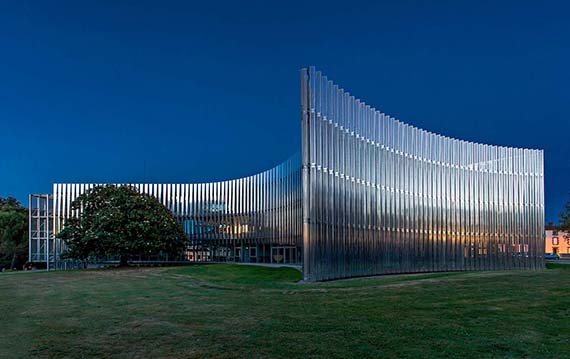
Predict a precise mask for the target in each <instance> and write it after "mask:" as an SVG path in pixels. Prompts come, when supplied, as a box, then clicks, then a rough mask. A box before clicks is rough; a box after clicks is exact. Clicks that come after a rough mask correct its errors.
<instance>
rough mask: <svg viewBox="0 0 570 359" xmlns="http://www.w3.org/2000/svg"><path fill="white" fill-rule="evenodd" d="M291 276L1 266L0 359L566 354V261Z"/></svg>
mask: <svg viewBox="0 0 570 359" xmlns="http://www.w3.org/2000/svg"><path fill="white" fill-rule="evenodd" d="M549 267H551V269H547V270H544V271H536V272H523V271H520V272H516V271H512V272H477V273H475V272H466V273H437V274H418V275H399V276H384V277H375V278H358V279H353V280H343V281H336V282H326V283H316V284H303V283H298V281H299V280H300V278H301V275H300V273H299V272H298V271H296V270H295V269H291V268H266V267H256V266H236V265H203V266H187V267H172V268H143V269H134V268H133V269H112V270H90V271H68V272H50V273H10V274H6V273H5V274H2V275H0V318H2V324H3V325H2V333H0V358H30V357H50V358H60V357H107V358H125V357H147V358H157V357H169V358H189V357H197V358H208V357H215V358H217V357H223V358H255V357H269V358H291V357H303V358H305V357H309V358H310V357H314V358H347V357H357V358H372V357H386V358H394V357H409V358H455V357H462V358H465V357H469V358H560V357H570V344H569V341H568V335H569V333H570V270H568V269H570V266H563V265H560V264H555V265H550V264H549Z"/></svg>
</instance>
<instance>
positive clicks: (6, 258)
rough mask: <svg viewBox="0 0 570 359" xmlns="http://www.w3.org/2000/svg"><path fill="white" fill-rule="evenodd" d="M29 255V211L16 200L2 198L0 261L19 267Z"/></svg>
mask: <svg viewBox="0 0 570 359" xmlns="http://www.w3.org/2000/svg"><path fill="white" fill-rule="evenodd" d="M27 254H28V211H27V210H26V208H24V207H23V206H22V205H21V204H20V203H19V202H18V201H17V200H16V199H15V198H13V197H8V198H1V197H0V261H1V262H5V263H7V262H10V268H15V267H17V265H16V264H17V263H19V262H23V259H24V258H25V256H26V255H27Z"/></svg>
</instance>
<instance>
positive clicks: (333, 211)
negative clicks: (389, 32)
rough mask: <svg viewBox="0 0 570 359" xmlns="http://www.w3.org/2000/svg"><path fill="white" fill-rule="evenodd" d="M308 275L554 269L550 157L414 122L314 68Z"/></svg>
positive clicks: (310, 81) (307, 119) (305, 105)
mask: <svg viewBox="0 0 570 359" xmlns="http://www.w3.org/2000/svg"><path fill="white" fill-rule="evenodd" d="M301 82H302V124H303V141H302V144H303V181H304V182H303V185H304V187H303V189H304V198H303V199H304V207H303V208H304V219H303V222H304V276H305V279H306V280H326V279H333V278H342V277H352V276H363V275H373V274H383V273H406V272H427V271H448V270H484V269H518V268H520V269H523V268H528V269H534V268H539V267H542V266H543V254H544V243H543V236H544V228H543V227H544V196H543V192H544V190H543V176H544V174H543V153H542V151H540V150H528V149H519V148H507V147H499V146H490V145H484V144H477V143H472V142H467V141H461V140H457V139H452V138H448V137H444V136H441V135H437V134H434V133H430V132H428V131H424V130H421V129H418V128H415V127H413V126H410V125H407V124H405V123H402V122H400V121H398V120H396V119H394V118H392V117H390V116H388V115H386V114H384V113H382V112H380V111H378V110H376V109H374V108H372V107H370V106H369V105H367V104H365V103H364V102H362V101H361V100H359V99H357V98H355V97H354V96H352V95H350V94H349V93H348V92H346V91H344V90H343V89H341V88H339V87H338V86H337V85H336V84H334V83H333V82H331V81H330V80H328V79H327V77H326V76H324V75H322V74H321V72H319V71H315V69H314V68H309V69H303V70H302V72H301Z"/></svg>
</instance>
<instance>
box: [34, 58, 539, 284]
mask: <svg viewBox="0 0 570 359" xmlns="http://www.w3.org/2000/svg"><path fill="white" fill-rule="evenodd" d="M301 102H302V103H301V124H302V141H301V142H302V148H301V152H300V154H298V155H295V156H293V157H292V158H290V159H289V160H287V161H285V162H284V163H282V164H280V165H278V166H277V167H275V168H273V169H270V170H268V171H265V172H262V173H260V174H257V175H254V176H250V177H245V178H241V179H235V180H230V181H221V182H212V183H200V184H148V183H145V184H130V185H131V186H133V187H134V188H136V189H137V190H139V191H140V192H141V193H147V194H149V195H152V196H154V197H156V198H157V199H158V200H159V201H160V202H161V203H162V204H164V205H165V206H166V207H167V208H169V209H170V210H171V211H172V212H173V214H174V215H175V216H176V218H178V220H179V221H180V223H181V224H182V225H183V226H184V229H185V230H186V233H187V234H188V238H189V241H190V246H189V248H188V251H187V252H186V253H184V254H181V256H180V258H176V259H174V260H176V261H179V260H188V261H200V262H201V261H257V262H283V261H288V262H290V263H299V264H300V263H302V265H303V273H304V278H305V280H307V281H316V280H328V279H335V278H345V277H353V276H364V275H375V274H385V273H410V272H427V271H450V270H491V269H538V268H543V266H544V259H543V257H544V253H543V252H544V170H543V152H542V151H540V150H528V149H518V148H508V147H500V146H490V145H484V144H477V143H472V142H467V141H461V140H457V139H452V138H448V137H445V136H441V135H437V134H434V133H430V132H428V131H425V130H421V129H418V128H415V127H413V126H410V125H407V124H405V123H402V122H400V121H398V120H396V119H394V118H392V117H390V116H388V115H386V114H384V113H382V112H380V111H378V110H376V109H374V108H372V107H371V106H369V105H367V104H365V103H364V102H362V101H361V100H359V99H357V98H355V97H354V96H352V95H350V94H349V93H348V92H346V91H344V90H343V89H341V88H340V87H339V86H338V85H336V84H334V83H333V82H332V81H330V80H328V79H327V77H326V76H324V75H323V74H322V73H321V72H319V71H316V70H315V69H314V68H307V69H302V70H301ZM94 186H96V185H95V184H54V187H53V195H52V196H53V203H52V205H51V206H50V207H51V211H52V213H53V221H52V222H51V223H53V227H52V233H55V234H57V233H58V232H59V231H60V230H61V228H62V226H63V225H64V222H65V219H66V218H69V217H70V216H74V215H76V213H73V212H72V211H71V209H70V205H71V203H72V201H73V200H74V199H75V198H77V197H78V196H79V195H80V194H82V193H84V192H85V191H88V190H89V189H91V188H93V187H94ZM34 196H37V195H34ZM40 196H48V197H49V195H40ZM30 198H31V199H30V201H31V200H32V197H30ZM41 198H44V197H41ZM45 198H47V197H45ZM30 203H31V202H30ZM30 209H31V210H30V218H31V219H39V217H33V213H32V205H31V204H30ZM34 213H35V212H34ZM42 218H43V217H42ZM30 233H32V231H30ZM42 238H43V237H42ZM32 240H34V241H37V243H42V241H41V240H39V237H38V236H37V235H36V236H35V237H34V236H32V234H30V244H31V243H32ZM45 243H46V245H48V246H49V241H46V242H45ZM64 247H65V245H64V243H60V242H59V241H58V240H57V239H54V240H53V244H52V247H51V248H52V249H53V253H54V255H53V261H54V263H55V264H54V265H53V267H55V268H57V267H59V266H58V265H57V262H58V255H59V253H61V252H62V251H63V250H65V248H64ZM43 250H44V249H43V247H41V246H39V245H37V246H36V247H32V246H30V259H32V258H42V257H41V256H40V257H38V253H40V252H42V251H43ZM36 252H37V253H36ZM48 257H49V256H48ZM155 260H156V258H155ZM165 260H173V259H172V258H170V259H168V258H166V259H165Z"/></svg>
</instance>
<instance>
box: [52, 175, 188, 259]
mask: <svg viewBox="0 0 570 359" xmlns="http://www.w3.org/2000/svg"><path fill="white" fill-rule="evenodd" d="M71 209H72V211H73V212H74V213H75V214H76V215H75V216H73V217H71V218H69V219H67V220H65V222H64V228H63V230H62V231H61V232H60V233H59V237H60V238H61V239H63V240H64V241H65V243H66V245H67V247H68V250H67V252H66V253H65V256H66V257H68V258H76V259H87V258H89V257H103V256H108V255H111V256H114V255H116V256H119V257H120V265H121V266H126V265H127V264H128V261H129V259H130V258H132V256H134V255H139V254H140V255H149V254H158V253H160V252H163V253H168V254H171V255H178V254H180V253H181V251H182V250H183V249H184V248H185V246H186V244H187V242H186V235H185V233H184V231H183V230H182V227H181V226H180V224H179V223H178V222H177V221H176V219H175V218H174V216H173V215H172V213H171V212H170V211H169V210H168V209H167V208H166V207H164V206H163V205H162V204H161V203H160V202H158V200H157V199H156V198H154V197H151V196H149V195H147V194H141V193H139V192H138V191H137V190H136V189H134V188H132V187H130V186H113V185H105V186H97V187H94V188H93V189H91V190H89V191H87V192H86V193H84V194H82V195H80V196H79V197H77V199H75V200H74V201H73V202H72V204H71Z"/></svg>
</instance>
